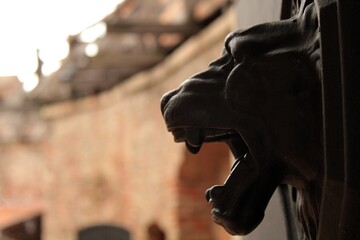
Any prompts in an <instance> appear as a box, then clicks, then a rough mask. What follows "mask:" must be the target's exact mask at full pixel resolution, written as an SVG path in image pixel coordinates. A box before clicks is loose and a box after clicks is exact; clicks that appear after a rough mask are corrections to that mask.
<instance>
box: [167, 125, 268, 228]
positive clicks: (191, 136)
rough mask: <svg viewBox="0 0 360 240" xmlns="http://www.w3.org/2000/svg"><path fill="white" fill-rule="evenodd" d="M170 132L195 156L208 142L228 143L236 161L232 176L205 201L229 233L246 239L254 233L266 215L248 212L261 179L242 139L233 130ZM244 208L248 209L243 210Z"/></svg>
mask: <svg viewBox="0 0 360 240" xmlns="http://www.w3.org/2000/svg"><path fill="white" fill-rule="evenodd" d="M170 131H171V132H172V133H173V135H174V140H175V142H185V143H186V147H187V149H188V150H189V151H190V152H191V153H193V154H196V153H197V152H199V151H200V149H201V146H202V144H203V143H207V142H225V143H226V144H227V145H228V146H229V148H230V150H231V152H232V154H233V155H234V157H235V162H234V164H233V166H232V168H231V172H230V174H229V176H228V178H227V179H226V181H225V183H224V185H219V186H214V187H212V188H210V189H209V190H207V191H206V199H207V201H208V202H209V203H210V204H211V206H212V208H213V210H212V218H213V220H214V221H215V222H216V223H218V224H220V225H222V226H224V227H225V229H226V230H227V231H228V232H229V233H231V234H239V235H244V234H247V233H249V232H250V231H252V230H253V229H254V228H255V227H256V226H257V225H258V224H259V222H260V221H261V219H262V217H263V212H262V211H257V210H255V211H254V210H251V211H249V209H251V208H252V207H250V205H252V202H253V201H250V203H249V201H248V200H249V198H248V197H247V195H249V194H250V195H251V194H252V193H250V192H251V191H252V190H251V186H252V185H253V183H254V181H255V179H256V178H257V177H258V171H257V169H256V167H255V166H256V165H257V164H255V160H254V159H253V157H252V156H251V154H250V152H249V148H248V146H247V144H246V143H245V141H244V139H243V138H242V137H241V135H240V134H239V133H238V132H237V131H236V130H232V129H210V128H174V129H170ZM254 202H256V201H254ZM244 207H245V208H249V209H246V210H244ZM259 210H260V209H259ZM250 212H251V213H250Z"/></svg>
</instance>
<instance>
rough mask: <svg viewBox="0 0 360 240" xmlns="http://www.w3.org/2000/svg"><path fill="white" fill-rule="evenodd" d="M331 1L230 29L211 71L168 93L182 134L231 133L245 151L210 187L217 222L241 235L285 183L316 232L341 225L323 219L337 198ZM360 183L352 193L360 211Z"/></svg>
mask: <svg viewBox="0 0 360 240" xmlns="http://www.w3.org/2000/svg"><path fill="white" fill-rule="evenodd" d="M329 2H331V1H328V2H327V3H329ZM319 6H320V7H319ZM322 6H323V5H322V2H321V1H320V4H314V3H311V2H309V1H303V2H302V5H301V7H300V10H299V12H298V14H297V15H296V16H294V17H292V18H290V19H288V20H283V21H278V22H273V23H265V24H261V25H257V26H254V27H251V28H249V29H247V30H244V31H237V32H233V33H231V34H229V36H228V37H227V38H226V40H225V50H224V52H223V55H222V56H221V57H220V58H219V59H217V60H216V61H214V62H212V63H211V64H210V66H209V69H207V70H206V71H204V72H201V73H199V74H196V75H194V76H192V77H191V78H189V79H188V80H186V81H185V82H184V83H183V84H182V85H181V86H180V87H179V88H178V89H176V90H174V91H171V92H169V93H167V94H166V95H164V97H163V99H162V101H161V110H162V113H163V116H164V118H165V122H166V125H167V128H168V130H169V131H171V132H172V133H173V135H174V139H175V141H176V142H185V143H186V146H187V148H188V150H189V151H190V152H192V153H197V152H198V151H199V150H200V148H201V145H202V144H203V143H205V142H213V141H224V142H226V143H227V144H228V145H229V148H230V149H231V151H232V153H233V155H234V156H235V158H236V162H235V163H234V165H233V167H232V170H231V173H230V175H229V177H228V178H227V180H226V182H225V183H224V185H221V186H214V187H212V188H210V189H209V190H208V191H207V192H206V198H207V200H208V201H209V203H210V204H211V205H212V207H213V209H212V217H213V220H214V221H215V222H216V223H218V224H220V225H222V226H223V227H224V228H225V229H226V230H227V231H228V232H229V233H231V234H236V235H245V234H248V233H250V232H251V231H252V230H253V229H255V228H256V227H257V226H258V224H259V223H260V222H261V221H262V219H263V216H264V211H265V208H266V206H267V204H268V202H269V200H270V198H271V196H272V194H273V192H274V191H275V189H276V187H277V186H279V185H280V184H288V185H290V186H293V187H294V188H296V190H297V196H296V207H297V213H298V220H299V222H300V223H301V227H302V231H303V233H304V237H305V238H306V239H310V240H313V239H320V238H317V236H318V235H319V231H320V230H319V228H320V225H321V228H322V229H324V228H325V229H326V228H328V230H329V231H330V232H331V231H332V230H331V229H330V228H329V227H327V226H326V224H325V222H326V219H325V220H324V219H322V218H323V216H325V215H326V214H324V212H323V211H324V209H326V206H327V205H329V203H327V205H326V204H324V196H323V188H324V186H325V185H326V179H327V178H326V177H327V176H328V174H329V173H328V172H327V169H328V167H327V166H326V161H325V160H326V158H325V157H324V152H325V153H326V150H325V151H324V150H323V146H324V134H325V133H326V131H325V133H324V131H323V129H324V128H323V125H324V122H323V115H322V113H323V108H324V103H323V99H324V96H323V91H324V90H323V84H322V81H323V80H324V79H323V74H324V72H323V69H322V63H323V62H324V60H322V52H321V49H320V42H321V41H320V40H321V32H320V27H319V26H320V25H319V21H318V20H319V12H320V16H321V10H324V9H325V8H322ZM319 9H320V11H319ZM325 140H326V138H325ZM324 159H325V160H324ZM324 161H325V163H324ZM340 161H342V160H340ZM324 179H325V180H324ZM328 190H329V189H328ZM357 190H358V189H356V188H355V194H354V195H352V198H351V200H352V204H353V207H354V209H357V210H358V209H359V207H358V206H355V205H356V204H358V203H359V202H358V192H356V191H357ZM327 201H329V199H327ZM348 207H349V206H348ZM328 217H329V216H328ZM330 217H331V216H330ZM351 219H352V220H354V221H359V217H352V218H351V217H350V220H351ZM327 220H328V221H331V220H329V219H327ZM348 220H349V219H348ZM352 225H354V224H352ZM358 225H359V224H358V223H357V224H355V226H358ZM343 229H346V227H345V228H343ZM348 230H349V231H352V233H351V234H347V236H352V238H346V237H344V238H340V239H359V238H357V237H358V236H359V234H357V233H354V231H356V230H353V228H348ZM336 234H337V232H336ZM340 235H341V234H340ZM340 235H339V236H340ZM344 236H345V235H344ZM354 236H355V238H353V237H354ZM322 239H330V238H325V237H323V238H322ZM333 239H336V236H334V238H333Z"/></svg>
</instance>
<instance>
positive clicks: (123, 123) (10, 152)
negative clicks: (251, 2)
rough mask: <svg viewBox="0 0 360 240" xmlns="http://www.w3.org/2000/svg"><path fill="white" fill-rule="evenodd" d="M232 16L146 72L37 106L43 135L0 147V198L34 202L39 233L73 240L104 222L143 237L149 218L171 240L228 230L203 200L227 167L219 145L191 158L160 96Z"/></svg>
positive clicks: (214, 45)
mask: <svg viewBox="0 0 360 240" xmlns="http://www.w3.org/2000/svg"><path fill="white" fill-rule="evenodd" d="M234 23H235V20H234V14H233V12H229V13H227V14H226V15H225V16H224V17H222V18H221V19H220V20H219V21H217V22H216V23H214V24H213V25H212V26H210V27H209V28H208V29H207V30H205V31H204V32H202V33H201V34H199V35H198V36H195V37H193V38H192V39H190V40H189V41H188V42H187V43H186V44H185V45H183V46H182V47H181V48H180V49H178V50H177V51H176V52H175V53H174V54H172V55H171V56H170V57H169V58H168V59H167V60H166V61H165V62H163V63H161V64H159V65H158V66H156V67H155V68H153V69H152V70H150V71H147V72H142V73H139V74H137V75H136V76H134V77H132V78H131V79H129V80H128V81H126V82H125V83H124V84H122V85H120V86H118V87H115V88H114V89H112V90H111V91H108V92H105V93H102V94H100V95H97V96H92V97H88V98H85V99H82V100H77V101H69V102H65V103H61V104H56V105H52V106H47V107H44V108H43V109H41V116H42V117H43V118H45V119H46V120H47V121H48V127H49V133H48V135H47V137H46V138H45V140H43V141H42V142H40V143H36V144H30V143H27V144H25V143H24V144H21V143H11V144H7V145H3V146H2V147H1V149H0V155H1V158H2V161H1V164H0V173H2V174H1V177H0V181H1V183H0V194H1V199H18V200H19V202H21V201H28V200H29V201H30V200H31V201H41V202H42V203H43V207H44V226H43V231H44V239H45V240H60V239H61V240H63V239H67V240H75V239H76V234H77V231H78V230H80V229H81V228H84V227H88V226H89V225H96V224H103V223H111V224H118V225H120V226H122V227H124V228H127V229H128V230H129V231H130V232H131V234H132V237H133V238H132V239H133V240H143V239H146V234H147V228H148V226H149V225H150V224H151V223H156V224H157V225H159V226H160V227H161V228H162V230H163V231H164V232H165V234H166V237H167V238H166V239H169V240H178V239H179V240H180V239H181V240H191V239H194V240H195V239H196V240H202V239H204V240H205V239H207V240H211V239H214V240H215V239H227V238H229V236H228V235H227V234H226V235H225V234H224V231H223V230H222V229H221V228H220V227H218V226H215V225H214V224H213V223H212V222H211V218H210V215H209V212H210V209H209V206H208V204H207V203H206V201H205V198H204V191H205V189H206V188H207V187H210V186H211V185H214V184H219V183H221V182H222V181H223V178H224V175H225V172H228V169H229V160H228V158H229V157H228V150H227V148H225V147H224V146H223V145H209V146H206V147H205V148H204V149H203V150H202V153H201V154H200V156H199V158H198V159H192V158H194V157H193V156H191V157H190V158H191V159H190V160H191V161H190V160H189V156H188V153H186V150H185V147H184V145H183V144H174V142H173V139H172V136H171V134H169V133H168V132H167V130H166V128H165V125H164V121H163V119H162V117H161V114H160V107H159V101H160V98H161V96H162V95H163V94H164V93H165V92H166V91H168V90H171V89H173V88H175V87H176V86H178V85H179V84H180V83H181V82H182V81H184V80H185V79H186V78H187V77H189V76H190V75H192V74H194V73H195V72H198V71H201V70H203V69H205V68H206V67H207V65H208V63H209V62H210V61H211V60H213V59H215V58H217V57H218V56H220V53H221V50H222V47H223V40H224V38H225V36H226V35H227V34H228V33H229V32H230V31H231V30H232V29H233V24H234ZM208 159H209V160H208ZM197 160H198V162H196V161H197Z"/></svg>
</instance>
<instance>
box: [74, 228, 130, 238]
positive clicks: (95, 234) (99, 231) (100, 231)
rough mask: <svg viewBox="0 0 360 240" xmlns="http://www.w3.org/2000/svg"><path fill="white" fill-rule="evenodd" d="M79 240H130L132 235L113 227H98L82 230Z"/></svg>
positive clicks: (122, 229)
mask: <svg viewBox="0 0 360 240" xmlns="http://www.w3.org/2000/svg"><path fill="white" fill-rule="evenodd" d="M78 240H130V233H129V231H127V230H126V229H124V228H121V227H117V226H113V225H96V226H91V227H87V228H84V229H81V230H80V231H79V233H78Z"/></svg>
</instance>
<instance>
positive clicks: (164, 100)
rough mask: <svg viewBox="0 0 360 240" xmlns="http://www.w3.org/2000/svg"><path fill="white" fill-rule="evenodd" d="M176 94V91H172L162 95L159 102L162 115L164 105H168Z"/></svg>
mask: <svg viewBox="0 0 360 240" xmlns="http://www.w3.org/2000/svg"><path fill="white" fill-rule="evenodd" d="M177 92H178V90H172V91H170V92H167V93H165V94H164V96H163V97H162V98H161V101H160V107H161V112H162V114H163V115H164V112H165V110H166V105H167V104H168V102H169V101H170V99H171V98H172V97H173V96H174V95H176V94H177Z"/></svg>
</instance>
